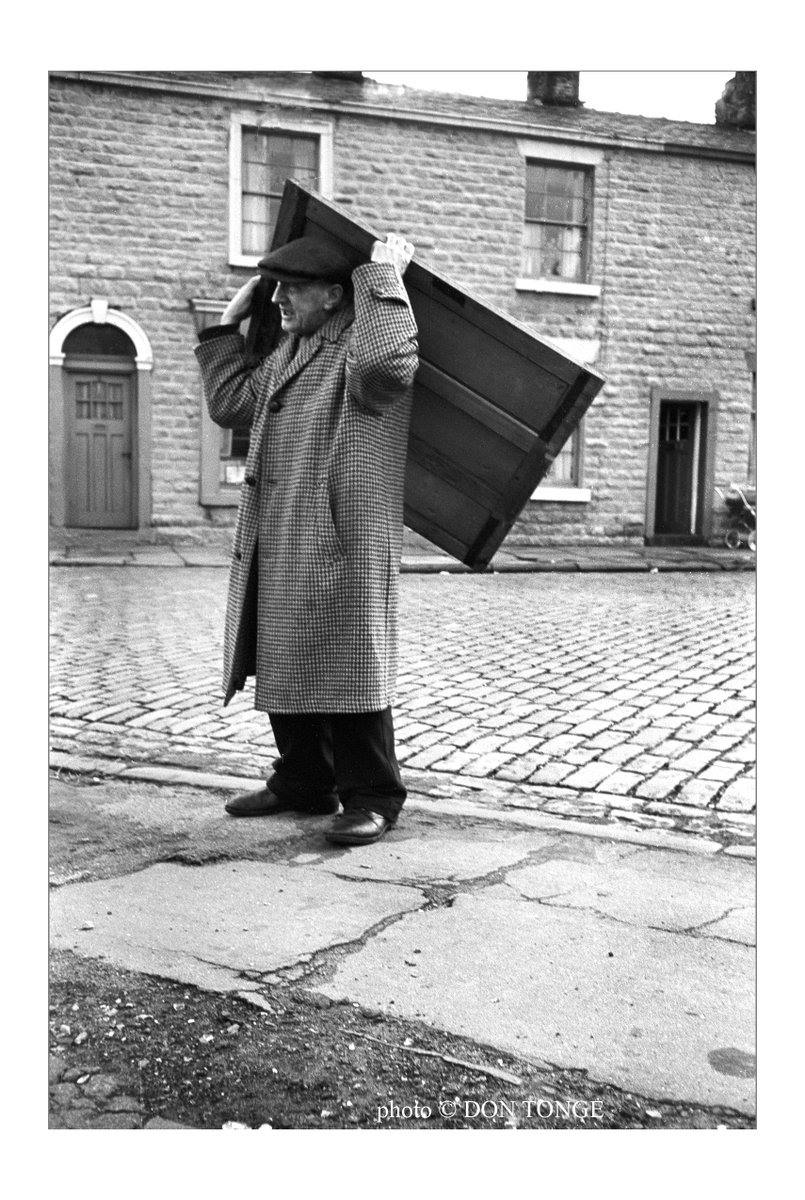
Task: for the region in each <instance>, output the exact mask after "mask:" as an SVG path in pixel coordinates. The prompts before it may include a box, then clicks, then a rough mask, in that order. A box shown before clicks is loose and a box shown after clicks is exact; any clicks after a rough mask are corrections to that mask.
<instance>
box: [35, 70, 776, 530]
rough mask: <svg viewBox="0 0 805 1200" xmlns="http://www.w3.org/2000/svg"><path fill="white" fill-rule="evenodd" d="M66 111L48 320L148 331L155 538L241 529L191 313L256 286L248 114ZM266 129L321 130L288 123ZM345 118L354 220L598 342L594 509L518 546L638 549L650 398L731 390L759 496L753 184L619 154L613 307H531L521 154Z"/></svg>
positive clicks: (606, 211)
mask: <svg viewBox="0 0 805 1200" xmlns="http://www.w3.org/2000/svg"><path fill="white" fill-rule="evenodd" d="M216 78H217V79H221V78H222V77H220V76H218V77H216ZM223 78H225V77H223ZM51 94H52V101H51V117H50V154H51V192H50V212H51V219H52V247H53V249H52V278H51V306H52V321H53V322H55V320H56V319H58V317H60V316H62V315H64V314H65V313H67V312H68V311H70V310H71V309H74V308H77V307H80V306H82V305H85V304H87V303H88V302H89V300H90V298H92V297H103V298H106V299H107V300H108V301H109V303H110V304H111V305H113V306H118V307H120V308H121V309H123V310H125V312H126V313H127V314H128V315H129V316H131V317H133V318H134V320H136V321H137V322H138V323H139V324H140V325H141V327H142V328H143V330H144V331H145V333H146V335H147V336H148V338H149V340H150V342H151V345H152V348H153V352H154V369H153V375H152V388H153V523H154V525H155V526H157V527H159V528H164V529H169V528H175V527H191V526H200V525H201V526H203V525H204V524H210V523H218V522H222V521H223V522H227V521H229V520H231V518H232V513H231V511H229V510H214V509H205V508H203V507H202V506H201V505H200V503H199V458H200V436H201V435H200V428H201V427H200V409H201V389H200V383H199V376H198V371H197V367H196V363H195V359H194V357H193V352H192V351H193V345H194V344H195V326H194V321H193V317H192V314H191V311H190V307H189V299H190V297H194V296H207V297H220V298H222V299H224V298H228V297H229V296H230V295H231V294H232V293H233V291H234V290H235V289H236V288H237V287H238V286H239V285H240V284H241V283H242V282H243V281H244V280H245V279H246V278H247V277H248V275H249V274H250V271H249V269H248V268H232V267H230V266H229V265H228V261H227V259H228V249H227V248H228V224H227V222H228V190H227V174H228V157H227V138H228V130H229V117H230V111H231V110H232V109H234V108H238V109H240V108H243V107H244V104H243V102H242V101H238V100H237V99H236V98H235V97H233V98H232V99H231V100H230V99H221V98H219V97H216V96H202V95H197V96H196V95H186V96H185V95H173V94H171V93H170V92H168V91H158V90H156V91H150V92H147V91H142V90H139V89H136V88H126V87H118V86H105V85H101V84H98V83H89V82H84V81H77V80H65V79H60V78H53V79H52V81H51ZM266 111H267V112H269V111H271V112H275V113H277V114H278V115H279V114H280V113H281V114H282V115H283V116H285V117H289V118H299V119H302V120H304V119H305V118H309V117H310V116H311V113H310V110H309V109H307V108H305V107H303V106H298V107H297V108H294V107H293V105H292V103H289V105H288V106H285V107H282V108H280V107H279V106H278V105H277V104H276V102H273V103H271V104H268V105H266ZM314 115H315V117H316V119H319V120H321V119H322V114H321V113H320V112H319V113H315V114H314ZM331 119H332V121H333V128H334V198H335V200H336V201H337V202H338V203H340V204H345V205H348V206H349V207H350V208H351V210H352V211H353V212H354V213H355V215H356V216H357V217H359V218H361V219H363V220H365V221H366V222H368V223H369V224H371V225H372V226H374V227H376V228H377V230H378V231H379V232H380V233H384V232H387V231H391V230H394V229H400V230H404V231H405V232H406V233H407V234H408V235H409V236H410V237H411V240H412V241H414V243H415V244H416V245H417V248H418V252H419V253H420V254H421V255H422V257H423V258H425V259H427V260H429V261H431V262H432V263H433V265H434V267H436V268H437V269H438V270H439V271H440V272H442V273H443V274H445V275H447V276H448V277H452V278H454V279H455V280H456V281H457V282H459V283H460V284H462V285H463V286H465V287H467V288H468V289H470V290H472V291H473V292H475V293H476V294H477V295H478V296H479V297H480V298H482V299H484V300H485V301H487V302H489V303H491V304H493V305H495V306H496V307H498V308H500V309H501V310H503V311H504V312H506V313H508V314H510V315H511V316H513V317H516V318H518V319H519V320H521V321H524V322H526V323H528V324H529V325H530V326H531V327H532V328H533V329H534V330H535V331H536V332H541V333H544V334H546V335H547V336H549V337H572V338H591V339H598V340H599V341H600V345H601V355H600V358H599V360H598V362H597V364H596V365H597V366H598V368H599V369H600V370H602V372H603V373H604V374H605V375H606V377H607V384H606V386H605V388H604V390H603V392H602V393H601V395H600V396H599V397H598V399H597V400H596V402H595V403H594V405H593V407H592V409H591V410H590V412H589V414H588V417H587V420H586V438H585V444H586V455H585V466H584V482H585V485H586V486H588V487H590V488H591V489H592V500H591V501H590V502H589V503H587V504H561V503H545V502H531V503H530V504H529V505H528V506H527V509H526V510H525V512H524V514H523V515H522V517H521V518H520V520H519V521H518V523H517V525H516V527H515V529H514V530H513V531H512V534H511V535H510V537H511V539H512V540H514V541H517V540H524V539H529V540H532V541H543V542H561V541H582V540H598V541H601V540H609V539H612V538H615V539H623V538H627V539H628V538H632V539H634V538H638V537H640V536H642V532H643V525H644V521H645V514H646V476H647V469H648V442H649V401H650V390H651V388H652V386H664V387H668V388H676V389H690V390H701V391H711V390H714V389H715V390H717V391H718V393H719V395H720V397H721V404H720V409H719V432H718V454H717V463H716V483H719V484H720V483H728V482H729V481H731V480H733V479H735V480H736V481H737V482H742V481H744V480H745V478H746V463H747V458H748V436H749V408H750V400H751V379H750V375H749V372H748V369H747V367H746V362H745V358H744V353H745V351H746V350H750V349H753V348H754V314H753V310H752V298H753V296H754V287H755V284H754V261H753V258H754V254H753V252H754V220H755V207H754V172H753V170H752V168H751V167H750V166H748V165H746V164H745V163H742V162H729V161H726V162H725V161H720V160H718V159H715V158H707V157H704V156H698V157H693V156H683V155H673V154H668V153H666V154H662V153H645V152H641V151H639V150H633V149H627V148H623V149H621V148H617V147H611V148H608V149H607V150H606V152H605V156H604V161H603V162H602V164H601V166H600V167H599V168H597V170H596V178H595V200H594V238H593V245H592V265H591V278H592V281H593V282H594V283H597V284H599V285H600V287H601V295H600V297H579V296H566V295H553V294H547V293H525V292H517V291H516V290H515V287H514V280H515V278H516V276H517V274H518V264H519V256H520V239H521V228H522V213H523V203H524V171H523V166H522V159H521V157H520V153H519V151H518V146H517V140H516V137H515V136H514V135H513V134H511V135H510V134H507V133H504V132H499V131H492V130H483V129H474V128H470V127H464V128H455V127H452V126H449V125H433V124H429V123H427V122H425V121H423V122H421V123H419V122H417V121H405V122H402V121H395V120H394V119H392V118H390V117H388V116H371V115H355V114H349V113H338V112H335V113H332V114H331ZM616 120H617V118H613V121H616Z"/></svg>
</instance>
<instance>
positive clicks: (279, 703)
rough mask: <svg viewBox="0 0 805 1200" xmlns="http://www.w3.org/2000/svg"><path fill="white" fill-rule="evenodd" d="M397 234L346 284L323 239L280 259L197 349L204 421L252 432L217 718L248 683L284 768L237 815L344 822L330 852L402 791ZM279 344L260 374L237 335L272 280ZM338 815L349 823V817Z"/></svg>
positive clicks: (284, 251) (404, 421)
mask: <svg viewBox="0 0 805 1200" xmlns="http://www.w3.org/2000/svg"><path fill="white" fill-rule="evenodd" d="M413 252H414V248H413V246H412V245H411V244H410V242H407V241H406V240H405V238H403V237H400V236H397V235H393V234H392V235H390V236H389V237H388V238H387V240H386V241H385V242H375V243H374V246H373V248H372V252H371V261H370V262H368V263H365V264H363V265H361V266H359V267H357V268H355V270H354V271H353V270H352V268H351V265H350V263H349V262H348V261H347V260H346V258H345V257H344V256H343V255H342V254H341V253H340V252H339V251H338V250H337V249H335V248H334V247H332V246H330V245H329V244H327V243H326V242H323V241H320V240H318V239H316V238H312V237H303V238H298V239H296V240H294V241H291V242H289V243H287V244H286V245H285V246H283V247H281V248H280V249H279V250H275V251H273V252H272V253H271V254H269V255H268V256H267V257H266V258H264V259H263V260H262V262H261V263H260V264H259V271H260V275H256V276H254V277H253V278H252V279H251V280H249V282H248V283H247V284H245V286H244V287H242V288H241V289H240V291H239V292H238V293H237V295H236V296H235V297H234V298H233V300H232V301H231V302H230V303H229V305H228V306H227V308H226V310H225V311H224V313H223V315H222V317H221V324H220V325H219V326H217V327H214V328H212V329H208V330H205V331H204V332H203V333H202V335H201V339H200V345H199V346H198V347H197V348H196V355H197V357H198V361H199V363H200V365H201V371H202V377H203V381H204V392H205V396H206V400H207V405H208V407H209V411H210V415H211V416H212V419H213V420H214V421H215V422H217V424H219V425H222V426H224V427H225V428H227V427H232V426H236V425H237V426H241V425H249V426H251V440H250V445H249V453H248V458H247V460H246V469H245V480H244V483H243V487H242V492H241V502H240V508H239V511H238V521H237V527H236V530H235V540H234V557H233V560H232V566H231V572H230V581H229V597H228V603H227V616H226V632H225V639H224V640H225V650H224V688H225V699H224V703H225V704H228V703H229V700H230V699H231V698H232V696H233V695H234V693H235V691H237V690H239V689H241V688H242V687H243V686H244V683H245V679H246V677H247V675H252V674H254V675H255V676H256V681H255V708H257V709H260V710H262V711H264V712H267V713H268V715H269V719H270V721H271V727H272V730H273V733H274V740H275V742H276V745H277V749H278V751H279V758H278V759H277V760H276V761H275V762H274V773H273V775H272V776H271V777H270V779H269V780H268V782H267V785H266V787H264V788H261V789H259V790H258V791H254V792H248V793H246V794H245V795H242V796H237V797H235V798H234V799H233V800H231V801H230V802H229V803H228V804H227V805H226V808H227V811H228V812H229V813H231V814H232V815H233V816H264V815H270V814H272V813H279V812H287V811H293V812H299V813H318V814H322V813H325V814H335V813H338V815H337V816H336V817H335V820H334V822H333V824H332V826H331V828H330V829H329V830H328V831H327V834H326V836H327V837H328V838H329V840H330V841H331V842H335V843H337V844H345V845H356V844H364V843H369V842H375V841H377V840H378V838H380V837H382V836H383V834H385V833H386V831H387V830H388V829H390V828H391V827H392V826H393V825H394V823H395V822H396V820H397V817H398V815H399V812H400V809H401V807H402V804H403V801H404V799H405V794H406V792H405V787H404V786H403V782H402V779H401V776H400V769H399V766H398V763H397V759H396V755H395V751H394V729H393V723H392V716H391V708H390V704H391V699H392V692H393V688H394V681H395V675H396V668H397V596H398V581H399V561H400V552H401V547H402V513H403V487H404V476H405V459H406V450H407V442H408V425H409V418H410V410H411V397H412V393H411V385H412V383H413V379H414V375H415V373H416V369H417V366H418V354H417V329H416V323H415V321H414V318H413V314H412V312H411V306H410V303H409V300H408V295H407V293H406V291H405V287H404V286H403V282H402V275H403V272H404V271H405V269H406V267H407V266H408V263H409V262H410V260H411V257H412V255H413ZM263 278H264V279H267V280H269V281H271V283H270V286H273V287H274V291H273V295H272V297H271V298H272V301H273V303H274V304H276V305H278V307H279V312H280V317H281V325H282V330H283V333H284V334H285V335H286V336H285V337H284V338H283V339H282V341H281V342H280V343H279V345H278V346H277V348H276V349H275V350H274V352H273V353H272V354H270V355H269V357H268V358H265V359H264V360H262V362H260V363H259V365H257V366H256V367H254V366H253V365H252V364H251V361H250V359H249V358H248V356H247V354H246V345H245V342H244V339H243V337H242V336H241V334H240V332H239V324H240V322H241V321H242V320H244V319H245V317H246V316H247V315H248V313H249V312H250V310H251V309H252V306H253V302H254V298H255V289H257V288H258V285H259V284H260V280H261V279H263ZM339 804H340V805H341V806H343V811H342V812H340V813H339V811H338V810H339Z"/></svg>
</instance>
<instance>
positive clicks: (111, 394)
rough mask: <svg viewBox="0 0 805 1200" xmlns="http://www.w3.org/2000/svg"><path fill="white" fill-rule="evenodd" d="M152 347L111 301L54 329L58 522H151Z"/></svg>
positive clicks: (124, 525) (54, 509) (123, 525)
mask: <svg viewBox="0 0 805 1200" xmlns="http://www.w3.org/2000/svg"><path fill="white" fill-rule="evenodd" d="M151 363H152V358H151V349H150V346H149V344H148V341H147V339H146V338H145V335H144V334H143V332H142V330H141V329H140V328H139V326H138V325H137V324H136V322H134V321H132V320H131V318H129V317H126V316H125V315H124V314H123V313H120V312H119V311H117V310H114V309H110V308H109V307H108V305H107V304H106V303H105V301H98V300H93V301H92V302H91V304H90V305H89V307H88V308H85V309H78V310H75V311H74V312H72V313H69V314H68V315H67V316H66V317H63V318H62V319H61V320H60V321H59V322H58V323H57V325H56V326H55V328H54V329H53V331H52V333H51V370H52V376H53V378H52V400H51V501H52V504H51V513H52V517H51V519H52V521H53V524H54V525H64V526H69V527H72V528H78V529H82V528H83V529H137V528H139V527H141V526H143V525H146V524H148V523H150V501H151V498H150V388H149V387H148V382H149V379H150V368H151Z"/></svg>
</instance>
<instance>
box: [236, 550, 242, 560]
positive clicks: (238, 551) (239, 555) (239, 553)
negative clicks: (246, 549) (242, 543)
mask: <svg viewBox="0 0 805 1200" xmlns="http://www.w3.org/2000/svg"><path fill="white" fill-rule="evenodd" d="M235 558H236V559H237V560H238V562H240V560H241V559H242V558H243V555H242V554H241V552H240V550H236V551H235Z"/></svg>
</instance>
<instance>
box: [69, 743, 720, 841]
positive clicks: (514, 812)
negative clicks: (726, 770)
mask: <svg viewBox="0 0 805 1200" xmlns="http://www.w3.org/2000/svg"><path fill="white" fill-rule="evenodd" d="M59 759H60V762H59V766H60V767H61V769H62V770H75V771H76V772H77V773H79V774H87V773H88V772H87V768H88V766H90V765H91V768H92V770H91V773H92V774H94V775H99V774H103V773H104V772H103V768H102V765H101V760H99V759H92V760H90V761H89V762H88V760H87V759H82V758H79V757H75V758H72V757H71V756H70V755H69V754H60V755H59ZM114 778H116V779H123V780H127V779H128V780H139V781H140V782H143V783H149V782H150V783H157V784H167V783H173V784H179V785H183V786H187V787H197V788H211V789H214V790H216V791H221V790H226V789H230V788H231V789H232V790H233V791H243V790H244V788H247V787H248V788H250V787H253V785H254V780H253V779H249V778H245V777H243V776H235V775H215V774H208V773H205V772H200V771H193V770H185V769H183V768H181V767H159V766H155V765H151V766H137V767H127V768H126V769H125V770H122V771H115V772H114ZM445 782H447V781H445ZM615 799H619V798H618V797H616V798H615ZM406 807H407V808H409V809H413V810H414V811H416V812H421V813H439V814H441V815H443V816H469V817H473V818H477V819H480V820H486V821H496V822H498V823H500V824H505V825H519V826H529V827H530V828H534V829H545V830H550V831H552V832H556V833H575V834H578V835H580V836H582V837H594V838H602V839H604V840H610V841H622V842H630V843H634V844H635V845H641V846H655V847H658V848H665V849H674V850H684V851H687V852H689V853H691V854H706V855H711V854H718V853H720V852H722V851H723V850H724V847H723V846H722V844H721V843H720V842H716V841H713V840H712V839H710V838H704V837H700V836H698V835H696V834H693V833H690V834H687V833H684V832H680V831H678V830H672V829H663V828H638V827H633V826H632V825H629V824H625V823H624V824H621V823H617V824H610V823H604V822H602V823H597V824H593V823H590V822H585V821H583V820H580V819H578V818H577V817H575V816H573V817H564V816H558V815H553V814H551V813H543V812H539V811H535V810H532V809H525V808H506V809H500V808H493V807H492V806H490V805H489V804H480V803H478V802H477V801H474V800H471V799H464V798H459V797H455V798H445V797H432V796H429V795H427V794H420V795H418V794H417V793H416V792H415V791H413V792H409V797H408V799H407V800H406ZM632 815H633V814H629V813H624V816H625V817H626V818H627V819H628V818H629V817H630V816H632ZM660 819H661V818H660Z"/></svg>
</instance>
